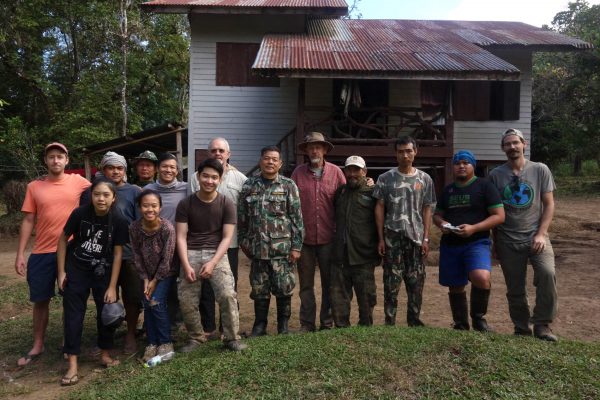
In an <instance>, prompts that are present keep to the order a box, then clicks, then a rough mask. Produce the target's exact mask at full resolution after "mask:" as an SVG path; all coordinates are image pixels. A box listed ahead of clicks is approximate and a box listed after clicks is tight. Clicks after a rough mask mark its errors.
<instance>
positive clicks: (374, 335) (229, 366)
mask: <svg viewBox="0 0 600 400" xmlns="http://www.w3.org/2000/svg"><path fill="white" fill-rule="evenodd" d="M249 344H250V349H249V350H248V351H247V352H245V353H243V354H232V353H229V352H225V351H223V350H221V348H220V345H219V344H218V343H216V342H213V343H211V344H209V345H206V346H202V348H200V349H198V350H197V351H196V352H194V353H192V354H187V355H183V354H178V355H177V357H176V358H175V359H174V360H173V361H172V362H170V363H166V364H163V365H159V366H157V367H155V368H153V369H143V368H141V367H134V366H131V365H129V366H127V365H126V366H123V367H120V368H119V369H117V370H113V371H110V372H109V373H108V374H103V375H102V377H101V378H100V379H97V380H96V381H94V382H93V383H92V384H90V385H88V386H86V387H85V388H82V389H81V390H80V391H77V392H74V393H72V394H71V396H70V398H77V399H93V398H100V397H101V398H104V399H111V398H114V399H116V398H130V399H147V398H180V399H184V398H185V399H191V398H197V399H201V398H218V399H239V398H247V399H254V398H264V399H282V398H288V399H300V398H302V399H316V398H319V399H339V398H360V399H367V398H369V399H371V398H380V399H393V398H407V399H411V398H414V399H420V398H427V399H449V398H455V399H459V398H460V399H465V398H468V399H490V398H505V399H512V398H514V399H517V398H519V399H520V398H538V399H539V398H546V399H559V398H560V399H569V398H572V399H585V398H589V399H592V398H598V396H600V383H599V382H598V379H597V378H598V376H600V364H599V361H600V346H599V345H598V344H582V343H575V342H569V341H563V342H561V343H559V344H557V345H552V344H548V343H543V342H541V341H538V340H534V339H522V338H513V337H509V336H500V335H480V334H476V333H459V332H454V331H451V330H445V329H430V328H423V329H410V328H402V329H400V328H390V327H374V328H370V329H365V328H350V329H346V330H334V331H328V332H320V333H316V334H308V335H291V336H287V337H268V338H260V339H254V340H251V341H249ZM115 382H118V384H115Z"/></svg>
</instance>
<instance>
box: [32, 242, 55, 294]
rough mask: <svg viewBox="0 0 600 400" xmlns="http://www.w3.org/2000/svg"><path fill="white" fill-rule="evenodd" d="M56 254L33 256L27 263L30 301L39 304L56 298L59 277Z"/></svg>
mask: <svg viewBox="0 0 600 400" xmlns="http://www.w3.org/2000/svg"><path fill="white" fill-rule="evenodd" d="M56 270H57V265H56V253H43V254H31V255H30V256H29V260H28V261H27V283H28V284H29V300H30V301H31V302H33V303H39V302H43V301H47V300H50V299H51V298H52V297H54V295H55V293H54V286H55V284H56V276H57V272H56Z"/></svg>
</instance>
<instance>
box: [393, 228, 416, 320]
mask: <svg viewBox="0 0 600 400" xmlns="http://www.w3.org/2000/svg"><path fill="white" fill-rule="evenodd" d="M403 280H404V284H405V286H406V296H407V305H406V322H407V323H408V325H409V326H415V325H421V321H420V319H419V316H420V314H421V304H422V302H423V286H424V284H425V264H423V256H422V254H421V246H420V245H418V244H416V243H415V242H413V241H412V240H410V239H408V238H407V237H405V236H404V235H402V234H400V233H397V232H393V231H389V230H386V231H385V257H384V260H383V297H384V313H385V323H386V325H394V324H395V323H396V310H397V309H398V293H399V292H400V285H401V283H402V281H403Z"/></svg>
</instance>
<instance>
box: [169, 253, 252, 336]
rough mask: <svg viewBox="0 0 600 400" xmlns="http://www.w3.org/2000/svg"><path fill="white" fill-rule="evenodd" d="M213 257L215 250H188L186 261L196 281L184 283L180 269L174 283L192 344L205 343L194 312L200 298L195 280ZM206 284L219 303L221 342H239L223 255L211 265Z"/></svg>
mask: <svg viewBox="0 0 600 400" xmlns="http://www.w3.org/2000/svg"><path fill="white" fill-rule="evenodd" d="M214 254H215V250H188V260H189V262H190V265H191V266H192V268H193V269H194V272H195V273H196V278H197V279H196V281H194V282H188V281H187V279H185V272H184V269H183V268H181V272H180V276H179V280H178V283H177V294H178V297H179V306H180V308H181V314H182V316H183V322H184V323H185V327H186V329H187V331H188V333H189V335H190V339H191V340H194V341H196V342H204V341H206V339H205V338H204V330H203V329H202V323H201V320H200V312H199V310H198V304H199V303H200V296H201V295H202V279H200V278H199V275H200V269H201V268H202V265H203V264H204V263H206V262H207V261H209V260H210V259H211V258H212V257H213V256H214ZM208 281H209V282H210V286H211V287H212V289H213V291H214V293H215V300H216V302H217V303H218V304H219V311H220V312H221V321H222V324H223V336H224V341H225V342H229V341H232V340H239V339H240V335H239V330H240V315H239V311H238V302H237V294H236V292H235V289H234V279H233V274H232V273H231V268H229V261H228V259H227V254H225V255H224V256H223V258H221V260H220V261H219V263H218V264H217V265H216V266H215V269H214V270H213V273H212V277H211V278H210V279H209V280H208Z"/></svg>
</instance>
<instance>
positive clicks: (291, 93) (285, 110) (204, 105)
mask: <svg viewBox="0 0 600 400" xmlns="http://www.w3.org/2000/svg"><path fill="white" fill-rule="evenodd" d="M303 24H304V22H303V19H302V17H298V16H276V17H274V16H254V15H249V16H236V15H233V16H221V15H213V16H200V15H192V16H191V18H190V25H191V32H192V36H191V50H190V52H191V57H190V63H191V65H190V107H189V109H190V113H189V135H188V146H189V147H188V148H189V154H190V157H188V167H189V171H190V172H193V169H194V153H195V150H196V149H206V148H207V146H208V142H209V141H210V139H212V138H214V137H217V136H222V137H224V138H226V139H227V140H228V141H229V144H230V146H231V153H232V156H231V164H232V165H235V166H236V167H237V168H238V169H239V170H240V171H242V172H247V171H248V170H250V169H251V168H252V167H254V166H255V165H256V164H257V162H258V159H259V156H260V149H261V148H262V147H264V146H267V145H272V144H276V143H277V142H278V141H279V140H280V139H281V138H282V137H283V136H284V135H285V134H286V133H287V132H288V131H289V130H290V129H291V128H293V127H294V126H295V124H296V109H297V94H298V89H297V87H298V84H297V81H296V80H287V79H283V80H281V85H280V87H227V86H216V84H215V82H216V43H217V42H230V43H235V42H239V43H260V42H261V40H262V37H263V35H264V34H265V33H268V32H294V31H301V30H302V29H303Z"/></svg>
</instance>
